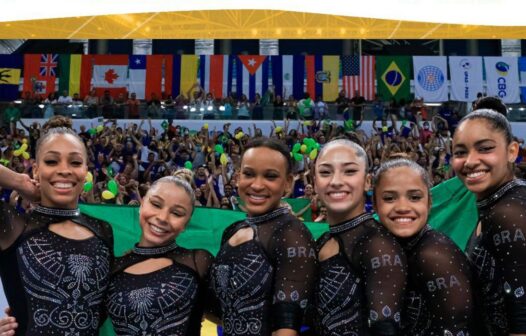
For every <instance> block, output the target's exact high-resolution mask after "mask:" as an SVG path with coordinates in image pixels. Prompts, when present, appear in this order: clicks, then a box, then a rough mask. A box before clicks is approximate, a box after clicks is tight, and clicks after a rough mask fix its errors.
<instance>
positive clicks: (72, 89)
mask: <svg viewBox="0 0 526 336" xmlns="http://www.w3.org/2000/svg"><path fill="white" fill-rule="evenodd" d="M58 62H59V82H58V90H59V92H63V91H64V90H66V91H67V92H68V94H69V95H70V96H73V94H75V93H79V94H80V73H81V68H82V55H65V54H64V55H60V57H59V61H58Z"/></svg>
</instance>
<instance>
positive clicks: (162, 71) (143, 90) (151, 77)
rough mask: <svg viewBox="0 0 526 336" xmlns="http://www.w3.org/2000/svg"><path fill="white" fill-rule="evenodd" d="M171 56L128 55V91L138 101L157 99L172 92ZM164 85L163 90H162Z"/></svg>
mask: <svg viewBox="0 0 526 336" xmlns="http://www.w3.org/2000/svg"><path fill="white" fill-rule="evenodd" d="M172 58H173V57H172V55H130V57H129V72H128V91H129V92H130V93H131V92H135V94H136V96H137V98H138V99H150V98H151V96H152V94H155V95H156V96H157V98H160V97H161V96H162V93H163V92H172V70H171V68H172V62H173V61H172ZM163 83H164V89H163Z"/></svg>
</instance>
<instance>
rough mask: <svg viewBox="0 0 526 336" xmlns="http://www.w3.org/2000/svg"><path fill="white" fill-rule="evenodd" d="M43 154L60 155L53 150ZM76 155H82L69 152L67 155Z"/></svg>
mask: <svg viewBox="0 0 526 336" xmlns="http://www.w3.org/2000/svg"><path fill="white" fill-rule="evenodd" d="M44 154H56V155H61V154H62V153H61V152H57V151H54V150H49V151H47V152H45V153H44ZM77 154H79V155H82V153H81V152H69V153H67V155H77Z"/></svg>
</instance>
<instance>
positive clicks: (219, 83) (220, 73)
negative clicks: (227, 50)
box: [199, 55, 234, 98]
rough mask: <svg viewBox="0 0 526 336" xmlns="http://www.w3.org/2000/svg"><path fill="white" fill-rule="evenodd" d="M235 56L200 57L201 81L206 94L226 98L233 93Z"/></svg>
mask: <svg viewBox="0 0 526 336" xmlns="http://www.w3.org/2000/svg"><path fill="white" fill-rule="evenodd" d="M233 63H234V56H230V55H201V56H199V81H200V83H201V87H202V88H203V90H205V92H207V93H208V92H210V93H212V95H213V96H214V97H217V98H221V97H226V96H228V95H229V94H230V92H232V73H233Z"/></svg>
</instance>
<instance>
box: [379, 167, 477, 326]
mask: <svg viewBox="0 0 526 336" xmlns="http://www.w3.org/2000/svg"><path fill="white" fill-rule="evenodd" d="M373 185H374V189H373V190H374V209H375V211H376V212H377V213H378V216H379V218H380V221H381V222H382V224H383V225H384V226H385V227H386V228H387V229H388V230H389V231H390V232H391V233H392V234H393V235H395V236H396V238H397V240H398V241H399V242H400V244H401V245H402V247H403V248H404V251H405V253H406V257H407V262H408V285H407V291H406V300H405V305H404V309H403V311H402V335H412V336H443V335H479V334H478V333H476V332H475V329H474V328H473V326H474V323H475V320H474V318H473V317H474V302H473V293H472V290H471V277H472V274H471V267H470V264H469V261H468V259H467V258H466V256H465V255H464V254H463V253H462V251H461V250H460V249H459V248H458V247H457V246H456V245H455V244H454V243H453V242H452V241H451V240H450V239H449V238H448V237H446V236H445V235H443V234H442V233H439V232H437V231H434V230H432V229H431V228H430V227H429V226H428V225H427V218H428V214H429V209H430V206H431V198H430V192H429V186H430V185H431V181H430V179H429V175H428V174H427V172H426V171H425V169H423V168H422V167H421V166H419V165H418V164H416V163H415V162H413V161H410V160H407V159H396V160H391V161H387V162H385V163H384V164H382V165H381V166H380V168H379V169H378V170H377V171H376V174H375V176H374V180H373Z"/></svg>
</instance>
